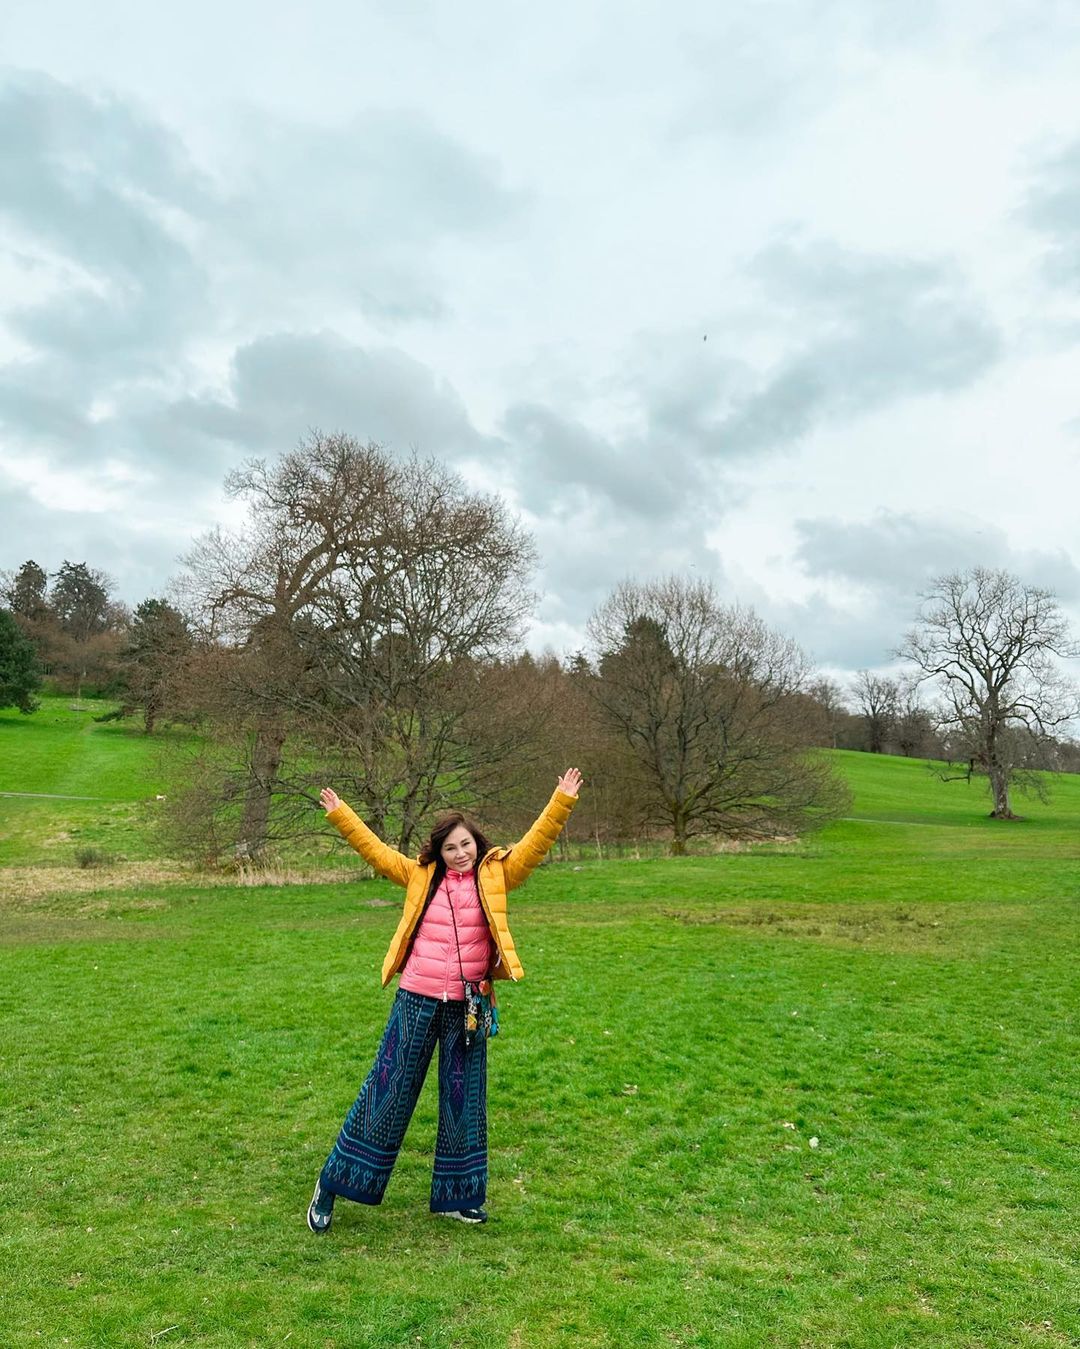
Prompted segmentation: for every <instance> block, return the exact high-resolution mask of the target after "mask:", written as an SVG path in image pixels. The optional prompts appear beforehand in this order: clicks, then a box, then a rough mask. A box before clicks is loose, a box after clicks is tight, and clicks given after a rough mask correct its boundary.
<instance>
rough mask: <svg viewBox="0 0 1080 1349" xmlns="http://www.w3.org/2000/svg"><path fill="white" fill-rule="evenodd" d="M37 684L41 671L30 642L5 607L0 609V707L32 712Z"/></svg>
mask: <svg viewBox="0 0 1080 1349" xmlns="http://www.w3.org/2000/svg"><path fill="white" fill-rule="evenodd" d="M40 687H41V671H40V669H39V668H38V663H37V656H36V654H35V652H34V647H33V644H32V643H31V642H30V641H29V640H28V639H27V638H26V637H25V636H24V635H23V632H22V629H21V628H20V627H19V625H18V623H16V621H15V619H14V617H13V616H12V614H11V613H9V612H8V610H6V609H0V707H17V708H18V709H19V711H20V712H27V713H29V712H36V711H37V708H38V702H37V699H36V698H35V697H34V694H35V693H36V692H37V690H38V689H39V688H40Z"/></svg>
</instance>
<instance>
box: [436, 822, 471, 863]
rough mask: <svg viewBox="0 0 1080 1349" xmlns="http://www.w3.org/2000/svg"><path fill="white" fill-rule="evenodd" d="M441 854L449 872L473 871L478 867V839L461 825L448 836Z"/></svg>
mask: <svg viewBox="0 0 1080 1349" xmlns="http://www.w3.org/2000/svg"><path fill="white" fill-rule="evenodd" d="M441 853H442V860H443V861H444V862H445V863H446V869H447V870H448V871H472V869H473V867H474V866H476V839H474V838H473V836H472V834H470V833H469V831H468V830H467V829H466V828H465V826H464V825H463V824H459V825H458V827H457V828H456V829H452V830H451V831H450V833H449V834H447V836H446V839H445V841H444V842H443V845H442V849H441Z"/></svg>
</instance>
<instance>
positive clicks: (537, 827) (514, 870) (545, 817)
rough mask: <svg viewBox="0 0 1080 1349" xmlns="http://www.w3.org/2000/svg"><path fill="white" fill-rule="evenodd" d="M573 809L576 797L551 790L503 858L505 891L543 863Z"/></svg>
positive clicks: (557, 790)
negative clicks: (540, 809) (526, 827)
mask: <svg viewBox="0 0 1080 1349" xmlns="http://www.w3.org/2000/svg"><path fill="white" fill-rule="evenodd" d="M575 805H577V797H576V796H567V795H566V793H565V792H561V791H559V789H558V787H556V788H555V791H554V793H553V794H552V797H551V800H550V801H549V802H548V803H547V805H546V806H545V807H544V809H543V813H542V814H541V816H540V818H539V819H538V820H537V821H536V823H535V824H534V825H533V826H532V828H531V829H530V830H529V832H528V833H527V834H526V835H525V837H524V838H523V839H521V840H520V841H519V842H518V843H515V844H514V846H513V847H512V848H511V849H510V851H509V852H508V853H507V854H506V856H505V857H504V858H503V874H504V876H505V877H506V888H507V890H513V889H514V887H515V886H518V885H520V884H521V883H522V881H524V880H525V879H526V878H527V877H528V875H529V873H530V872H531V871H533V870H534V869H535V868H536V867H538V866H539V865H540V863H541V862H542V861H543V860H544V858H545V856H546V855H547V853H548V850H549V849H550V848H551V846H552V844H553V843H554V842H555V840H556V839H557V838H558V837H559V835H560V834H561V833H562V828H563V825H564V824H565V823H566V821H567V820H568V819H569V818H570V812H571V811H572V810H573V809H574V807H575Z"/></svg>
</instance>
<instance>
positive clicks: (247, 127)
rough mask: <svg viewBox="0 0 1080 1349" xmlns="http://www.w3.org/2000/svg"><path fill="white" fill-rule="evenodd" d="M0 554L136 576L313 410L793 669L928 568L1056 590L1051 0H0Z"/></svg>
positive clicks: (836, 647) (1060, 108) (1072, 482)
mask: <svg viewBox="0 0 1080 1349" xmlns="http://www.w3.org/2000/svg"><path fill="white" fill-rule="evenodd" d="M0 59H2V60H3V61H4V62H5V67H4V69H3V72H2V74H0V137H2V143H0V287H2V294H3V297H4V305H3V316H2V323H0V426H2V432H0V494H2V498H0V500H2V505H0V509H2V518H0V526H2V533H0V538H2V541H3V544H2V548H0V568H2V567H14V566H18V565H19V563H20V562H22V561H23V560H25V559H26V558H29V557H33V558H35V559H36V560H37V561H39V562H40V563H42V564H43V565H44V566H46V567H47V568H48V569H50V570H55V569H56V568H57V567H59V565H60V563H61V561H63V560H64V559H65V558H67V559H69V560H71V561H86V562H88V563H90V564H91V565H94V566H98V567H101V568H104V569H105V570H106V571H108V572H109V573H110V574H111V575H112V576H113V577H114V579H115V580H116V582H117V586H118V590H119V593H120V595H121V597H122V598H124V599H126V600H127V601H129V602H131V603H137V602H138V601H139V600H141V599H143V598H145V597H146V596H148V595H152V594H159V593H161V592H162V591H163V588H164V587H165V585H166V582H167V580H168V578H169V576H170V575H171V574H173V573H174V572H175V571H176V559H177V557H178V555H179V554H180V553H182V552H183V551H184V550H185V548H186V547H187V546H188V544H189V543H190V541H191V539H192V537H193V536H195V535H196V534H198V533H199V532H200V531H201V530H202V529H204V528H206V527H207V525H209V524H210V523H212V522H213V521H214V520H217V519H221V518H225V512H226V510H227V507H226V505H225V503H224V500H223V497H222V493H221V482H222V478H223V476H224V474H225V473H226V472H227V470H228V469H229V468H231V467H233V466H235V465H236V464H237V463H239V462H241V461H242V460H244V459H246V458H249V457H251V456H253V455H257V456H265V457H273V456H276V455H277V454H278V453H280V452H281V451H283V450H286V449H289V448H292V447H293V446H294V445H295V444H296V443H297V441H298V440H299V438H300V437H301V436H303V435H304V433H305V432H306V431H307V430H308V429H310V428H313V427H320V428H322V429H324V430H328V431H329V430H336V429H341V430H345V431H348V432H351V433H353V434H355V435H356V436H358V437H359V438H361V439H363V440H368V439H371V440H377V441H380V442H382V443H384V444H385V445H386V446H387V447H388V448H390V449H392V450H393V451H395V452H399V453H401V454H407V453H408V452H409V451H410V449H412V448H414V447H415V448H416V449H418V450H419V451H421V452H422V453H423V454H425V455H427V454H430V455H434V456H437V457H439V458H442V459H445V460H447V461H449V462H451V463H453V464H454V465H455V466H457V467H458V468H459V469H460V470H461V471H462V472H463V473H464V474H465V476H466V477H467V478H468V480H469V481H470V482H472V483H473V484H475V485H478V486H481V487H483V488H485V489H487V490H491V491H495V492H498V493H499V494H500V495H501V496H502V497H504V498H505V500H506V502H507V504H508V508H509V509H512V510H514V511H517V512H519V513H520V514H521V515H522V517H523V518H524V519H525V521H526V522H527V524H528V525H529V527H530V528H531V529H532V530H533V532H534V534H535V536H536V539H537V541H538V544H539V548H540V552H541V555H542V559H543V565H542V569H541V572H540V574H539V576H538V577H537V588H538V589H539V591H540V592H541V593H542V599H541V602H540V604H539V606H538V609H537V617H536V621H535V623H534V626H533V629H532V633H531V636H530V644H531V645H533V646H534V647H536V648H540V647H543V646H544V645H548V644H550V645H552V646H554V647H555V649H556V650H559V651H569V650H572V649H574V648H576V647H577V646H579V645H580V644H581V642H582V633H583V627H584V622H585V619H586V618H587V616H588V613H589V611H590V610H591V608H592V607H593V606H594V605H595V604H596V602H597V601H598V600H599V599H601V598H602V597H603V596H604V594H605V593H606V592H607V591H608V590H609V589H610V587H611V586H612V584H613V583H614V582H616V581H617V580H619V579H620V578H622V577H624V576H628V575H630V576H637V577H638V578H641V579H644V578H646V577H648V576H651V575H655V574H658V573H662V572H666V571H672V570H677V571H682V570H686V571H688V572H689V573H690V574H692V575H698V576H708V577H711V578H713V579H714V580H715V582H716V583H717V586H718V587H719V589H720V591H721V594H722V595H723V596H724V597H725V598H727V599H729V600H739V601H741V602H743V603H747V604H752V605H753V606H755V607H756V608H757V609H758V610H759V611H760V612H761V613H762V614H763V615H764V616H765V617H766V618H767V619H768V620H769V621H771V622H772V623H774V624H776V625H778V626H780V627H782V628H783V629H784V630H785V631H786V632H788V633H789V634H791V635H793V636H795V637H797V638H798V639H799V640H800V641H801V642H802V643H803V645H804V646H805V647H806V648H807V650H808V651H809V652H810V654H811V655H812V656H813V657H814V658H815V659H816V660H817V661H819V662H820V663H821V664H822V665H823V666H824V667H826V668H829V669H831V670H834V671H843V670H848V669H854V668H856V667H858V666H862V665H869V666H880V665H883V664H885V663H886V662H887V661H888V659H889V656H888V653H889V650H890V648H891V647H892V646H893V645H895V643H896V642H897V640H898V638H899V637H900V635H901V633H902V630H903V628H904V627H905V625H906V624H907V623H908V622H909V621H910V619H911V618H912V616H913V610H914V606H915V602H916V596H917V594H918V592H919V590H920V589H921V588H922V587H923V586H924V585H925V583H926V581H927V580H928V578H929V577H931V576H933V575H936V574H938V573H941V572H943V571H947V570H950V569H954V568H957V567H965V566H969V565H972V564H975V563H983V564H985V565H989V566H1003V567H1007V568H1009V569H1011V570H1013V571H1015V572H1017V573H1019V574H1020V575H1021V576H1022V577H1024V578H1025V579H1026V580H1029V581H1032V582H1035V583H1039V584H1045V585H1050V586H1052V587H1053V588H1054V589H1055V590H1056V591H1057V593H1058V594H1059V596H1060V597H1061V599H1062V601H1063V602H1064V604H1065V605H1066V607H1067V608H1068V610H1069V612H1070V613H1071V614H1072V615H1073V616H1074V617H1075V618H1076V619H1077V620H1078V624H1080V537H1078V534H1077V529H1076V523H1075V522H1076V515H1077V498H1078V495H1080V493H1078V488H1080V472H1078V469H1077V461H1078V451H1080V94H1078V92H1077V90H1078V88H1080V78H1078V75H1080V5H1077V4H1076V3H1075V2H1074V0H1057V2H1055V0H1045V2H1044V3H1040V4H1038V5H1032V4H1031V3H1030V0H970V2H969V0H956V2H955V3H940V4H939V3H935V2H934V0H906V3H903V4H897V3H895V0H771V2H769V3H754V2H753V0H743V2H742V3H740V4H738V5H736V4H733V3H731V4H729V3H726V0H709V3H701V4H697V3H690V2H689V0H682V2H680V0H674V3H672V2H671V0H667V2H666V3H660V0H653V2H651V3H633V0H594V3H591V4H587V5H582V4H580V3H579V2H577V0H575V3H564V2H563V0H548V3H547V4H544V5H524V4H518V3H514V0H471V2H470V3H469V4H467V5H446V4H436V3H423V2H419V0H397V3H395V4H393V5H390V4H385V3H380V4H374V3H370V2H369V0H349V3H345V2H344V0H342V2H341V3H338V0H308V3H307V4H306V5H304V6H299V5H289V6H286V5H279V6H274V5H273V4H270V5H268V4H266V0H259V3H255V0H233V2H232V3H230V4H222V3H220V0H215V3H212V4H211V3H209V0H185V3H184V4H183V5H179V4H163V5H147V4H135V3H133V2H131V0H96V3H95V4H94V5H92V6H87V5H85V4H76V3H74V2H73V0H35V3H34V4H33V5H29V4H24V5H7V6H4V7H3V9H2V10H0Z"/></svg>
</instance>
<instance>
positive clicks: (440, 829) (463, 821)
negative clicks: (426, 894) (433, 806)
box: [417, 810, 491, 881]
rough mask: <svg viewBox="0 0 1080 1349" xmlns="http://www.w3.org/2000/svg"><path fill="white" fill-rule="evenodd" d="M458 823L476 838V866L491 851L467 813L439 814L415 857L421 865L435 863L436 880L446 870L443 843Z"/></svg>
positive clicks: (453, 811) (457, 811)
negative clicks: (418, 854)
mask: <svg viewBox="0 0 1080 1349" xmlns="http://www.w3.org/2000/svg"><path fill="white" fill-rule="evenodd" d="M459 825H464V826H465V828H466V829H467V830H468V831H469V833H470V834H472V836H473V838H474V839H475V840H476V865H477V866H479V865H480V863H481V862H482V861H483V860H484V858H485V857H486V856H487V854H488V853H489V852H490V851H491V844H490V843H489V842H488V841H487V839H486V838H485V837H484V835H483V834H482V833H481V832H480V830H479V829H477V827H476V825H475V824H474V823H473V822H472V820H470V819H469V817H468V816H467V815H462V813H461V811H460V810H450V811H447V813H446V814H445V815H440V816H439V818H438V819H437V820H436V821H435V825H434V828H433V829H432V831H431V834H430V835H429V837H428V841H427V842H426V843H425V844H424V846H423V847H422V848H421V849H420V856H419V858H418V859H417V860H418V861H419V862H420V865H421V866H427V865H428V864H429V863H431V862H434V863H435V878H436V880H437V881H438V880H442V878H443V875H444V874H445V872H446V863H445V862H444V861H443V855H442V847H443V844H444V843H445V842H446V840H447V839H448V838H449V836H450V835H451V834H452V833H453V832H454V830H455V829H456V828H457V827H458V826H459Z"/></svg>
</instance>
